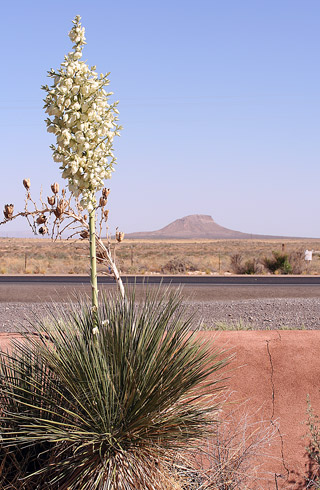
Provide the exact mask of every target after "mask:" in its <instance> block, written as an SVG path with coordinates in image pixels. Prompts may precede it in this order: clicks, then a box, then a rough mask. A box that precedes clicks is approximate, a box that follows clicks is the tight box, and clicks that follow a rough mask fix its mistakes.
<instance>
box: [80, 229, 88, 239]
mask: <svg viewBox="0 0 320 490" xmlns="http://www.w3.org/2000/svg"><path fill="white" fill-rule="evenodd" d="M80 236H81V238H83V239H85V238H89V232H88V230H83V231H82V232H81V233H80Z"/></svg>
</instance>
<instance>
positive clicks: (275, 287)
mask: <svg viewBox="0 0 320 490" xmlns="http://www.w3.org/2000/svg"><path fill="white" fill-rule="evenodd" d="M28 279H29V281H24V282H22V281H21V280H13V278H11V280H10V281H9V280H7V281H3V277H1V280H0V302H1V303H4V302H10V303H11V302H22V303H24V302H25V303H35V302H36V303H43V302H50V301H57V302H66V301H69V300H72V299H76V298H77V296H79V295H80V296H82V295H84V294H87V295H90V289H91V288H90V284H89V281H86V282H80V281H79V283H73V282H71V281H69V282H63V281H61V282H59V281H52V280H49V278H39V279H42V280H38V281H35V280H34V278H28ZM30 279H32V280H30ZM37 279H38V278H37ZM228 279H229V278H228ZM165 286H166V287H172V288H176V287H177V286H178V284H177V283H176V284H172V283H171V285H170V284H169V285H168V284H165ZM129 287H130V286H129ZM150 287H158V285H157V284H153V285H152V284H151V286H150ZM143 289H144V286H143V285H141V284H138V285H137V287H136V290H137V298H139V296H140V294H141V292H142V291H143ZM99 290H100V291H115V290H116V284H115V282H114V281H113V283H112V284H102V283H99ZM182 292H183V296H184V298H185V299H186V300H194V301H210V302H215V301H231V300H250V299H260V298H320V284H310V283H307V284H297V283H288V284H281V283H279V282H275V283H274V284H261V283H258V284H236V283H234V282H231V281H230V282H229V283H225V284H219V283H213V284H196V283H187V284H182Z"/></svg>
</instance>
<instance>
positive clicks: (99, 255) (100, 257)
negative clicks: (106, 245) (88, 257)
mask: <svg viewBox="0 0 320 490" xmlns="http://www.w3.org/2000/svg"><path fill="white" fill-rule="evenodd" d="M96 259H97V262H98V264H101V263H102V262H104V261H105V260H106V257H105V256H104V255H103V253H102V252H100V250H97V254H96Z"/></svg>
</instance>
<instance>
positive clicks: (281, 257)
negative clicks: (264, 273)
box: [263, 251, 292, 274]
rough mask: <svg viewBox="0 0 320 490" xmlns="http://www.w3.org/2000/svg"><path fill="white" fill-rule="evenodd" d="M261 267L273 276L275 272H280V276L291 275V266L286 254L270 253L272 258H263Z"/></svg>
mask: <svg viewBox="0 0 320 490" xmlns="http://www.w3.org/2000/svg"><path fill="white" fill-rule="evenodd" d="M263 265H264V266H265V268H266V269H267V270H268V271H269V272H271V273H272V274H275V273H276V272H280V273H281V274H291V273H292V266H291V264H290V262H289V257H288V254H285V253H281V252H276V251H273V252H272V257H271V258H270V257H264V259H263Z"/></svg>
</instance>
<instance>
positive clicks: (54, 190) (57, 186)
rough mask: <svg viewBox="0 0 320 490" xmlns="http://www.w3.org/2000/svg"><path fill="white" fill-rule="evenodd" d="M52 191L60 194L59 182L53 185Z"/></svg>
mask: <svg viewBox="0 0 320 490" xmlns="http://www.w3.org/2000/svg"><path fill="white" fill-rule="evenodd" d="M51 190H52V192H53V193H54V194H58V192H59V184H58V182H55V183H54V184H52V186H51Z"/></svg>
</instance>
